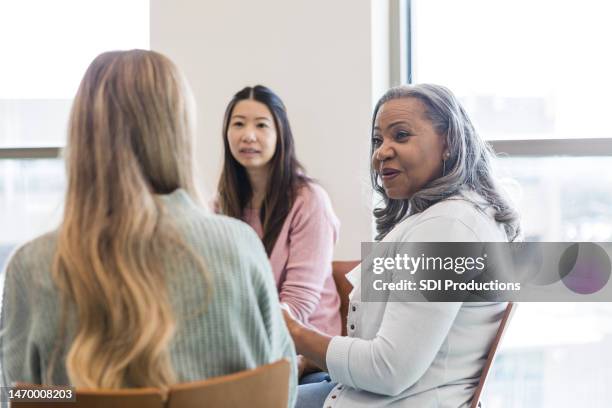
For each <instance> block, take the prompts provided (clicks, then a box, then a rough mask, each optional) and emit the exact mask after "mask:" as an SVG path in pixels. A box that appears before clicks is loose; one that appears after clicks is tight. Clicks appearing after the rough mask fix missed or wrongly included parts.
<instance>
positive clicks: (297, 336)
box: [281, 303, 331, 371]
mask: <svg viewBox="0 0 612 408" xmlns="http://www.w3.org/2000/svg"><path fill="white" fill-rule="evenodd" d="M281 309H282V310H283V318H284V319H285V323H286V324H287V329H288V330H289V334H290V335H291V338H292V339H293V342H294V343H295V349H296V351H297V353H298V354H303V355H304V356H305V357H306V358H307V359H308V360H310V363H311V364H312V365H314V366H315V367H317V368H319V369H321V370H323V371H326V370H327V365H326V362H325V357H326V354H327V347H328V346H329V342H330V341H331V337H330V336H327V335H325V334H323V333H319V332H318V331H317V330H314V329H311V328H309V327H306V326H305V325H304V324H302V322H300V321H298V320H296V319H295V318H294V317H293V315H292V313H291V310H290V309H289V306H287V305H285V304H283V303H281ZM310 363H309V364H310ZM306 367H308V365H305V368H306Z"/></svg>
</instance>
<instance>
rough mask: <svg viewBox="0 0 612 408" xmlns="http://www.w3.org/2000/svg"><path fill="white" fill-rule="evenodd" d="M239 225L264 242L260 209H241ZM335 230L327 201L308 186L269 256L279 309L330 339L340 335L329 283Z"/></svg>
mask: <svg viewBox="0 0 612 408" xmlns="http://www.w3.org/2000/svg"><path fill="white" fill-rule="evenodd" d="M243 219H244V221H245V222H247V223H248V224H249V225H251V227H253V229H254V230H255V231H256V232H257V235H259V237H260V238H261V237H262V236H263V230H262V225H261V220H260V219H259V209H245V212H244V216H243ZM339 229H340V222H339V221H338V218H337V217H336V215H335V214H334V211H333V209H332V206H331V202H330V200H329V196H328V195H327V193H326V192H325V190H323V188H322V187H321V186H319V185H317V184H314V183H309V184H308V185H307V186H305V187H303V188H301V189H300V191H299V192H298V196H297V198H296V200H295V203H294V204H293V207H292V208H291V210H290V212H289V215H288V216H287V218H286V219H285V223H284V224H283V227H282V229H281V232H280V234H279V235H278V238H277V240H276V243H275V244H274V248H273V249H272V253H271V255H270V263H271V264H272V271H273V273H274V278H275V280H276V285H277V288H278V293H279V298H280V301H281V303H285V304H287V306H289V308H290V310H291V312H292V313H293V315H294V316H295V317H296V318H297V319H299V320H300V321H301V322H302V323H304V324H306V325H310V326H312V327H314V328H316V329H318V330H319V331H321V332H323V333H325V334H328V335H330V336H336V335H339V334H340V326H341V322H340V312H339V307H340V298H339V297H338V292H337V290H336V285H335V283H334V279H333V277H332V259H333V251H334V245H335V243H336V241H337V239H338V231H339Z"/></svg>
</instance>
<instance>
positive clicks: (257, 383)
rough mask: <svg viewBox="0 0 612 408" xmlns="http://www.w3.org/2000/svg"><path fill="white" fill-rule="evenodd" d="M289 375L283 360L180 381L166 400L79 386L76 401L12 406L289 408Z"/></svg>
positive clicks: (156, 394) (155, 392)
mask: <svg viewBox="0 0 612 408" xmlns="http://www.w3.org/2000/svg"><path fill="white" fill-rule="evenodd" d="M290 376H291V365H290V364H289V361H288V360H285V359H283V360H279V361H277V362H275V363H272V364H267V365H264V366H261V367H257V368H255V369H253V370H247V371H241V372H239V373H235V374H229V375H225V376H222V377H215V378H210V379H207V380H202V381H195V382H191V383H184V384H177V385H175V386H172V387H171V388H170V390H169V391H168V396H167V399H166V400H164V398H163V395H162V392H161V390H159V389H157V388H138V389H120V390H88V389H87V390H86V389H77V390H76V401H74V402H12V403H11V408H13V407H15V408H202V407H215V408H230V407H249V408H287V403H288V401H289V378H290ZM19 387H20V388H38V387H40V386H37V385H31V384H20V385H19Z"/></svg>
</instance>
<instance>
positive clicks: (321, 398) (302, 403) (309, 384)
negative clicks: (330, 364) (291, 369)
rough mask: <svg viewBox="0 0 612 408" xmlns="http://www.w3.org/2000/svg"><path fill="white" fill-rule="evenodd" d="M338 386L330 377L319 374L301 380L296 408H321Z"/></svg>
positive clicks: (322, 373)
mask: <svg viewBox="0 0 612 408" xmlns="http://www.w3.org/2000/svg"><path fill="white" fill-rule="evenodd" d="M335 386H336V383H335V382H332V381H331V378H329V375H328V374H327V373H324V372H320V371H319V372H317V373H312V374H308V375H305V376H304V377H302V379H301V380H300V383H299V386H298V395H297V402H296V404H295V408H321V407H323V404H324V403H325V399H326V398H327V395H328V394H329V393H330V391H331V390H332V389H333V388H334V387H335Z"/></svg>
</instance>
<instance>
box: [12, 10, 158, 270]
mask: <svg viewBox="0 0 612 408" xmlns="http://www.w3.org/2000/svg"><path fill="white" fill-rule="evenodd" d="M130 48H149V2H148V0H130V1H121V0H104V1H98V0H94V1H80V0H54V1H33V0H4V1H2V2H0V55H2V63H1V64H0V270H1V269H2V266H3V264H4V262H5V260H6V257H7V255H8V253H9V252H10V251H11V249H12V248H14V246H15V245H17V244H19V243H22V242H24V241H25V240H27V239H30V238H32V237H34V236H36V235H38V234H40V233H42V232H44V231H47V230H51V229H53V228H54V227H56V226H57V223H58V222H59V220H60V217H61V213H62V200H63V195H64V190H65V174H64V163H63V160H61V158H60V157H59V152H60V149H61V147H63V146H64V144H65V139H66V125H67V119H68V115H69V111H70V106H71V103H72V98H73V96H74V94H75V92H76V90H77V87H78V84H79V81H80V80H81V78H82V76H83V74H84V73H85V69H86V68H87V66H88V65H89V63H90V62H91V60H92V59H93V58H94V57H95V56H96V55H97V54H99V53H101V52H103V51H109V50H116V49H130Z"/></svg>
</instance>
